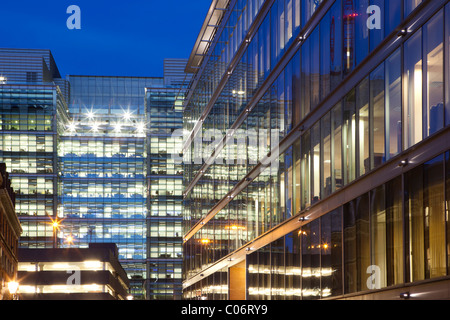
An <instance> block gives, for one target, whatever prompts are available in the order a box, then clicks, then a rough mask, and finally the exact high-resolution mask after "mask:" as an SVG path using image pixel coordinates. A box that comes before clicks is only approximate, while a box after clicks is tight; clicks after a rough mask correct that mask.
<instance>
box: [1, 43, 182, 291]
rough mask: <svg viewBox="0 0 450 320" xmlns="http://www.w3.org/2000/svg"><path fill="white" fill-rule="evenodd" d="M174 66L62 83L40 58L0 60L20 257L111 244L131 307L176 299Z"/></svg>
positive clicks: (22, 55) (178, 96)
mask: <svg viewBox="0 0 450 320" xmlns="http://www.w3.org/2000/svg"><path fill="white" fill-rule="evenodd" d="M185 65H186V60H181V59H180V60H178V59H168V60H167V61H164V69H165V71H166V70H167V75H168V76H167V77H114V76H83V75H70V76H67V78H66V79H61V76H60V74H59V71H58V69H57V67H56V63H55V62H54V59H53V57H52V54H51V52H50V51H49V50H33V49H0V75H1V78H0V81H1V82H0V108H1V110H0V116H1V120H0V124H1V126H2V129H1V131H0V139H1V148H0V158H1V161H3V162H5V163H6V165H7V166H8V168H10V170H11V181H12V185H13V187H14V189H15V190H17V198H16V211H17V213H18V215H19V217H20V221H21V224H22V227H23V233H22V237H21V239H20V246H21V247H22V248H52V247H58V248H65V247H78V248H87V247H88V246H89V245H90V244H92V243H105V242H106V243H115V244H117V247H118V254H119V260H120V262H121V264H122V265H123V267H124V269H125V270H126V272H127V274H128V277H129V278H130V288H131V292H130V293H131V294H133V296H134V297H135V298H137V299H144V298H148V299H177V298H178V299H179V298H180V297H181V274H182V272H181V261H182V250H181V239H182V234H181V233H182V232H181V211H182V209H181V205H182V196H181V193H182V182H181V181H182V167H181V164H179V165H175V164H174V161H173V160H172V161H171V160H170V157H168V155H171V154H172V153H173V152H172V151H171V149H174V144H175V143H176V141H175V140H173V141H171V134H172V132H173V131H174V130H175V129H181V127H182V112H181V105H182V98H183V96H184V91H183V89H182V86H183V85H184V83H189V80H188V79H189V75H185V74H184V66H185ZM180 66H181V67H180ZM180 70H181V72H180ZM148 155H149V156H148ZM155 194H159V196H157V197H155V196H154V195H155ZM149 195H150V197H149ZM55 221H56V222H58V225H53V222H55ZM166 241H168V243H166ZM152 246H153V247H152ZM155 246H156V247H155ZM159 260H161V261H162V262H161V261H159ZM147 268H151V271H149V270H148V269H147ZM147 277H150V278H151V279H152V281H146V279H147ZM150 278H149V279H150ZM155 279H159V281H158V282H157V283H156V284H155V282H156V281H154V280H155Z"/></svg>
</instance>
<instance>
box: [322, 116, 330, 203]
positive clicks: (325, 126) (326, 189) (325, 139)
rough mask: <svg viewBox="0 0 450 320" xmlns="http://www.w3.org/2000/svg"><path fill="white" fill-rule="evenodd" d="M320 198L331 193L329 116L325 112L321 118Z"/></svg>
mask: <svg viewBox="0 0 450 320" xmlns="http://www.w3.org/2000/svg"><path fill="white" fill-rule="evenodd" d="M320 130H321V142H320V146H321V154H320V159H321V177H322V178H321V179H322V184H321V198H325V197H327V196H329V195H330V194H331V116H330V113H327V114H326V115H325V116H324V117H323V118H322V119H321V125H320Z"/></svg>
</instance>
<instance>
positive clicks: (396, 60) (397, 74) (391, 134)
mask: <svg viewBox="0 0 450 320" xmlns="http://www.w3.org/2000/svg"><path fill="white" fill-rule="evenodd" d="M385 66H386V110H385V112H386V150H387V155H386V159H387V160H389V159H390V158H392V157H394V156H396V155H397V154H399V153H400V151H401V147H402V77H401V72H402V71H401V51H400V49H398V50H397V51H396V52H395V53H393V54H392V55H391V56H390V57H389V58H388V59H387V60H386V63H385Z"/></svg>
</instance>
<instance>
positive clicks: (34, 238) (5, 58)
mask: <svg viewBox="0 0 450 320" xmlns="http://www.w3.org/2000/svg"><path fill="white" fill-rule="evenodd" d="M0 74H1V77H2V78H1V79H2V81H1V82H0V117H1V121H0V123H1V130H0V161H2V162H4V163H5V164H6V166H7V167H8V168H9V169H8V170H9V171H10V179H11V183H12V186H13V187H14V189H15V190H16V213H17V215H18V216H19V219H20V222H21V225H22V228H23V233H22V235H21V238H20V246H21V247H29V248H38V247H41V248H44V247H52V246H53V245H54V243H53V242H54V236H53V234H54V232H53V229H52V226H51V223H49V222H50V221H51V220H52V219H56V217H57V210H58V205H57V204H58V183H59V175H58V171H59V170H58V163H57V152H58V143H59V138H60V134H61V133H63V131H64V128H65V127H66V125H67V124H68V122H69V118H68V106H67V100H66V98H68V95H67V93H68V90H69V89H68V88H69V85H68V83H67V81H65V80H64V79H61V76H60V74H59V71H58V68H57V67H56V64H55V62H54V59H53V56H52V54H51V52H50V51H49V50H38V49H0ZM56 83H58V85H57V84H56ZM61 88H63V90H61ZM63 91H65V94H64V93H63Z"/></svg>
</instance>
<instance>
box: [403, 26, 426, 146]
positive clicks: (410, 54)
mask: <svg viewBox="0 0 450 320" xmlns="http://www.w3.org/2000/svg"><path fill="white" fill-rule="evenodd" d="M404 63H405V66H404V73H405V82H404V83H405V101H404V108H405V110H404V114H403V116H404V121H403V123H404V138H403V139H404V145H403V148H404V149H408V148H410V147H411V146H413V145H415V144H416V143H418V142H419V141H421V140H422V31H421V30H419V31H418V32H417V33H416V34H415V35H413V36H412V37H411V38H410V39H409V40H408V41H407V42H406V43H405V47H404Z"/></svg>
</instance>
